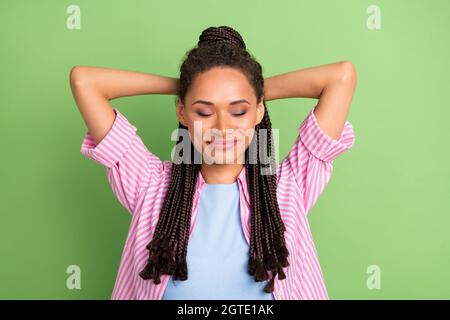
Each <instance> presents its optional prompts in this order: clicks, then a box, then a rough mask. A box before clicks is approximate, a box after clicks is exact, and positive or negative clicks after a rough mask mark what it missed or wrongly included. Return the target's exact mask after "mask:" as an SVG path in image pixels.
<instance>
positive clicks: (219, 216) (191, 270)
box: [162, 182, 273, 300]
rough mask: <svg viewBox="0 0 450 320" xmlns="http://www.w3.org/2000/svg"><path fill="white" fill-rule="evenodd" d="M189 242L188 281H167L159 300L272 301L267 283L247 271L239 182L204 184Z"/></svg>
mask: <svg viewBox="0 0 450 320" xmlns="http://www.w3.org/2000/svg"><path fill="white" fill-rule="evenodd" d="M199 201H200V202H199V209H198V210H199V212H198V215H197V221H196V223H195V226H194V230H193V231H192V235H191V238H190V239H189V242H188V249H187V257H186V262H187V267H188V279H187V280H185V281H180V280H173V278H172V276H171V277H170V279H169V282H168V284H167V287H166V289H165V292H164V295H163V297H162V300H184V299H185V300H199V299H202V300H221V299H222V300H230V299H231V300H233V299H236V300H272V299H273V295H272V293H266V292H264V287H265V286H266V284H267V281H262V282H256V281H255V279H254V277H253V276H251V275H250V274H249V273H248V271H247V269H248V257H249V245H248V243H247V241H246V239H245V237H244V232H243V230H242V224H241V218H240V205H239V186H238V182H234V183H231V184H208V183H205V184H204V188H203V190H202V192H201V193H200V200H199Z"/></svg>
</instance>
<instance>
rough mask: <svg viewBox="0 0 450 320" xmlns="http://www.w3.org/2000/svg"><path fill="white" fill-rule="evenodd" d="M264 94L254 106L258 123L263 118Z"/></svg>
mask: <svg viewBox="0 0 450 320" xmlns="http://www.w3.org/2000/svg"><path fill="white" fill-rule="evenodd" d="M264 112H265V107H264V96H263V97H262V98H261V102H260V103H258V105H257V106H256V124H259V123H260V122H261V121H262V119H263V118H264Z"/></svg>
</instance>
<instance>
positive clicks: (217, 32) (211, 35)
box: [198, 26, 246, 49]
mask: <svg viewBox="0 0 450 320" xmlns="http://www.w3.org/2000/svg"><path fill="white" fill-rule="evenodd" d="M214 42H227V43H231V44H233V45H236V46H238V47H241V48H242V49H245V48H246V47H245V42H244V39H242V37H241V35H240V34H239V32H237V31H236V30H234V29H233V28H231V27H228V26H220V27H209V28H207V29H205V30H203V31H202V33H201V35H200V37H199V40H198V45H199V46H201V45H204V44H210V43H214Z"/></svg>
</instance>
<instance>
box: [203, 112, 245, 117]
mask: <svg viewBox="0 0 450 320" xmlns="http://www.w3.org/2000/svg"><path fill="white" fill-rule="evenodd" d="M246 113H247V112H241V113H234V114H233V116H234V117H241V116H243V115H244V114H246ZM197 114H198V115H199V116H201V117H209V116H210V114H205V113H201V112H197Z"/></svg>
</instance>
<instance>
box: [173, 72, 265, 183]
mask: <svg viewBox="0 0 450 320" xmlns="http://www.w3.org/2000/svg"><path fill="white" fill-rule="evenodd" d="M176 114H177V117H178V119H179V121H180V122H181V123H182V124H183V125H185V126H186V127H188V129H189V133H190V135H191V137H193V136H196V137H198V142H196V140H194V139H191V140H192V141H195V142H194V146H195V147H196V148H197V150H199V151H200V150H203V152H202V154H203V156H204V157H203V161H202V164H201V166H200V171H201V173H202V176H203V177H204V179H205V181H206V183H211V184H214V183H225V184H228V183H233V182H235V181H236V178H237V176H238V175H239V173H240V172H241V170H242V168H243V166H244V165H243V163H244V160H243V156H244V151H245V150H246V149H247V147H248V146H249V145H250V141H251V137H250V136H247V137H246V136H245V135H244V134H239V132H250V131H252V130H253V131H254V128H255V126H256V125H257V124H258V123H260V122H261V120H262V119H263V116H264V105H263V103H262V99H261V101H260V102H258V101H257V100H256V95H255V91H254V89H253V87H252V86H251V84H250V83H249V81H248V80H247V78H246V76H245V75H244V74H243V73H242V72H240V71H239V70H236V69H233V68H223V67H216V68H212V69H210V70H208V71H206V72H204V73H202V74H200V75H198V76H197V77H196V78H195V80H194V82H193V83H192V86H191V87H190V88H189V90H188V92H187V94H186V97H185V104H184V105H183V104H182V103H181V101H180V99H178V103H177V109H176ZM195 122H198V123H199V124H200V125H201V129H200V130H198V132H197V131H195V130H194V123H195ZM208 131H209V136H208V135H207V132H208ZM232 133H234V134H236V140H237V141H238V143H240V145H241V146H242V148H238V147H237V146H236V147H235V146H233V147H231V148H229V149H223V148H221V147H220V146H218V147H216V148H212V147H210V148H208V146H209V143H208V141H210V140H211V141H214V139H215V138H216V137H218V140H220V139H222V140H226V137H227V136H230V135H231V134H232ZM208 150H211V154H212V156H213V159H212V160H216V161H211V162H212V163H210V164H208V163H206V160H205V158H208V157H207V155H205V153H207V151H208ZM227 157H228V158H227ZM225 160H228V161H225Z"/></svg>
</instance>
